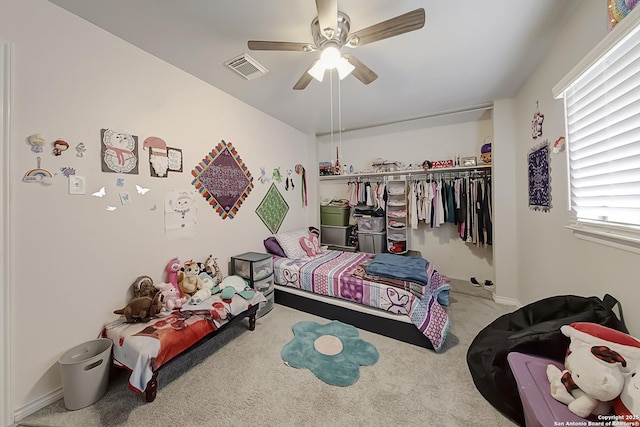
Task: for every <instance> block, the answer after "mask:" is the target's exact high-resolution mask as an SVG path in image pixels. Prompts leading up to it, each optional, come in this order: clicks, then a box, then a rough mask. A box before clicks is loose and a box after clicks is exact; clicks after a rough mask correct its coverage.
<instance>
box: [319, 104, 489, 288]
mask: <svg viewBox="0 0 640 427" xmlns="http://www.w3.org/2000/svg"><path fill="white" fill-rule="evenodd" d="M478 117H479V118H481V119H477V120H472V121H465V120H466V119H465V120H463V121H458V122H456V123H448V124H446V125H443V124H442V121H449V122H455V121H456V120H453V117H443V118H440V119H435V118H430V119H423V120H417V121H412V122H407V123H400V124H394V125H386V126H379V127H375V128H371V129H363V130H358V131H351V132H346V133H343V134H342V137H341V143H340V137H339V136H338V135H335V134H334V135H333V141H332V138H331V136H330V135H327V136H323V137H321V138H319V140H318V159H319V160H320V161H331V160H335V156H336V147H338V148H339V151H340V158H341V162H342V164H343V166H345V167H346V166H348V165H353V167H354V170H355V171H362V170H366V169H369V170H371V163H372V161H373V160H374V159H376V158H378V157H380V158H383V159H385V160H387V161H398V162H402V163H404V164H406V165H409V164H412V165H421V164H422V162H423V161H424V160H426V159H429V160H446V159H453V158H455V156H456V155H460V156H462V157H464V156H476V157H477V158H478V161H479V160H480V148H481V146H482V144H483V143H484V142H485V138H487V137H493V124H492V120H491V114H490V112H489V111H487V112H485V113H484V114H480V115H478ZM418 167H419V166H418ZM356 176H357V174H356ZM373 182H375V180H373ZM319 192H320V197H321V198H347V180H344V181H342V180H341V181H322V182H320V186H319ZM409 239H410V240H409V249H412V250H416V251H420V252H421V253H422V256H424V257H425V258H427V259H428V260H429V261H431V262H433V264H434V265H435V266H436V268H437V269H438V271H440V272H441V273H443V274H445V275H447V276H449V277H451V278H456V279H462V280H469V278H470V277H473V276H475V277H477V278H478V280H482V281H483V280H486V279H489V280H495V275H494V270H493V251H492V247H491V246H487V247H482V246H481V247H477V246H475V245H472V244H468V243H465V242H463V241H462V240H461V239H460V237H459V236H458V235H457V231H456V226H455V225H454V224H443V225H442V226H441V227H440V228H430V227H429V226H426V225H425V224H420V225H419V227H418V229H417V230H411V233H410V236H409Z"/></svg>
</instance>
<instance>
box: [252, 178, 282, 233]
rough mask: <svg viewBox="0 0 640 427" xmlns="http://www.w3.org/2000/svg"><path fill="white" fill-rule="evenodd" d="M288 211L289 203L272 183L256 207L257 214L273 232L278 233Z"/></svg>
mask: <svg viewBox="0 0 640 427" xmlns="http://www.w3.org/2000/svg"><path fill="white" fill-rule="evenodd" d="M287 212H289V205H288V204H287V202H286V200H284V198H283V197H282V194H280V191H278V188H277V187H276V186H275V184H273V183H272V184H271V187H269V190H268V191H267V194H265V196H264V199H262V202H260V205H259V206H258V207H257V208H256V214H258V216H259V217H260V219H261V220H262V222H264V225H266V226H267V228H268V229H269V231H270V232H271V234H276V233H277V232H278V230H279V229H280V225H281V224H282V221H284V217H285V216H287Z"/></svg>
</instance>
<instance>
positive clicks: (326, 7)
mask: <svg viewBox="0 0 640 427" xmlns="http://www.w3.org/2000/svg"><path fill="white" fill-rule="evenodd" d="M316 8H317V9H318V24H320V32H321V34H322V35H324V36H325V37H326V38H328V39H330V38H332V37H333V35H335V33H336V32H337V30H338V0H316ZM327 28H330V29H331V30H332V31H329V33H327V32H326V31H325V30H326V29H327Z"/></svg>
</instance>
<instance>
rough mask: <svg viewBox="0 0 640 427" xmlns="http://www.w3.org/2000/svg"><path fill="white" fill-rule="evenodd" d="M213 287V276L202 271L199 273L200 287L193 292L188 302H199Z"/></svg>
mask: <svg viewBox="0 0 640 427" xmlns="http://www.w3.org/2000/svg"><path fill="white" fill-rule="evenodd" d="M214 287H215V283H214V282H213V278H212V277H211V276H209V275H208V274H207V273H206V272H204V271H203V272H202V273H200V288H199V289H198V291H197V292H196V293H195V294H193V295H191V298H189V304H200V303H201V302H202V301H204V300H206V299H207V298H209V297H210V296H211V294H212V291H213V288H214Z"/></svg>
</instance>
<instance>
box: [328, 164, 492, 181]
mask: <svg viewBox="0 0 640 427" xmlns="http://www.w3.org/2000/svg"><path fill="white" fill-rule="evenodd" d="M487 170H491V165H477V166H460V167H455V168H441V169H431V170H429V172H425V171H424V170H422V169H414V170H401V171H393V172H363V173H353V174H350V175H322V176H320V177H319V178H320V181H334V180H350V179H360V178H363V179H365V178H375V177H385V176H394V177H396V176H397V177H403V176H404V177H412V176H427V175H430V174H441V173H452V172H484V171H487Z"/></svg>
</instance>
